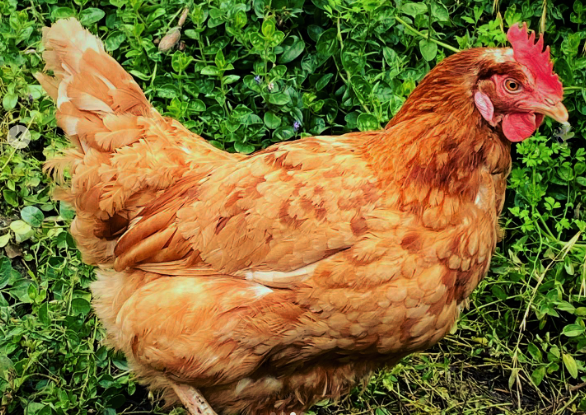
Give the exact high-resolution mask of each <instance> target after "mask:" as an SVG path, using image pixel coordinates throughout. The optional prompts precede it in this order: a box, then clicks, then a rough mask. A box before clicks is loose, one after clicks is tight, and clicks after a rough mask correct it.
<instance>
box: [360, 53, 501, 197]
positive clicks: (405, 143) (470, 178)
mask: <svg viewBox="0 0 586 415" xmlns="http://www.w3.org/2000/svg"><path fill="white" fill-rule="evenodd" d="M482 59H483V50H481V49H471V50H469V51H466V52H461V53H459V54H456V55H454V56H452V57H450V58H447V59H446V60H444V62H442V63H441V64H439V65H438V66H437V67H436V68H434V70H433V71H431V72H430V73H429V74H428V75H427V76H426V77H425V78H424V80H423V81H422V82H421V83H420V85H419V86H418V87H417V88H416V89H415V91H413V93H412V94H411V96H410V97H409V99H408V100H407V101H406V102H405V104H404V105H403V107H402V108H401V110H400V111H399V113H398V114H397V115H396V116H395V117H394V118H393V120H392V121H391V122H390V123H389V124H388V125H387V129H386V130H385V131H384V132H383V133H382V134H376V135H373V136H372V137H371V138H370V139H369V140H368V141H367V143H366V146H367V147H366V151H367V152H368V153H369V155H370V158H371V160H372V164H373V166H375V169H376V171H377V172H378V173H379V175H380V176H381V179H383V181H385V182H387V183H389V184H391V183H394V184H395V185H396V186H399V187H400V188H401V189H402V192H401V193H402V194H404V196H403V198H404V199H405V198H406V199H411V198H414V199H415V200H417V201H418V202H419V204H420V203H422V202H426V200H427V199H428V198H429V197H430V195H431V193H433V192H432V191H431V190H432V189H435V191H441V192H442V193H444V194H446V195H449V194H451V195H458V196H461V197H462V198H470V199H472V200H473V199H474V198H475V197H476V195H477V193H478V187H479V181H480V176H479V175H480V171H481V170H483V169H484V170H488V171H489V172H490V173H497V172H506V171H508V169H509V166H510V162H511V159H510V143H509V142H508V140H506V139H504V138H503V137H502V134H501V133H500V132H498V131H496V130H494V129H493V128H492V127H491V126H490V125H488V123H486V122H485V121H484V119H483V118H482V116H481V115H480V113H479V112H478V110H477V109H476V106H475V105H474V99H473V94H474V89H475V86H476V83H477V80H478V70H476V69H475V68H480V67H481V66H482V65H481V63H482V62H481V61H482ZM383 176H384V177H383ZM403 204H410V202H409V201H408V200H406V201H404V202H403Z"/></svg>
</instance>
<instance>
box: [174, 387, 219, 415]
mask: <svg viewBox="0 0 586 415" xmlns="http://www.w3.org/2000/svg"><path fill="white" fill-rule="evenodd" d="M173 390H174V391H175V393H176V394H177V396H178V397H179V399H180V400H181V402H182V403H183V406H185V409H187V410H188V411H189V413H190V415H217V414H216V412H215V411H214V410H213V409H212V407H211V406H210V404H209V403H208V402H207V401H206V400H205V398H204V397H203V396H201V394H200V393H199V391H198V390H197V389H195V388H194V387H191V386H189V385H185V384H179V383H173Z"/></svg>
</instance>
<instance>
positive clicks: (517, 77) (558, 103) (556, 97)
mask: <svg viewBox="0 0 586 415" xmlns="http://www.w3.org/2000/svg"><path fill="white" fill-rule="evenodd" d="M507 38H508V40H509V42H510V43H511V45H512V49H511V48H506V49H491V50H488V51H487V52H486V54H485V55H484V56H485V58H486V60H485V61H484V65H482V66H481V69H480V71H479V72H480V73H479V77H478V81H477V83H476V88H475V91H474V103H475V105H476V108H477V109H478V111H479V112H480V114H481V115H482V117H483V118H484V119H485V120H486V121H487V122H488V123H490V125H492V126H493V127H498V126H500V127H501V128H502V131H503V134H504V135H505V137H507V139H509V140H510V141H514V142H518V141H522V140H524V139H526V138H528V137H529V136H531V135H532V134H533V133H534V132H535V130H536V129H537V128H538V127H539V125H540V124H541V122H542V121H543V117H544V116H549V117H552V118H553V119H555V120H557V121H559V122H561V123H565V122H567V120H568V111H567V110H566V108H565V107H564V105H563V104H562V98H563V92H564V91H563V87H562V84H561V82H560V81H559V79H558V76H557V75H556V74H555V73H554V72H553V65H552V63H551V61H550V57H549V47H547V48H545V51H543V36H540V38H539V40H538V41H537V42H535V33H532V34H531V35H529V34H528V33H527V25H526V24H523V27H522V28H519V27H518V26H517V25H514V26H513V27H511V28H510V29H509V31H508V33H507Z"/></svg>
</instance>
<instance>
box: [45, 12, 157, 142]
mask: <svg viewBox="0 0 586 415" xmlns="http://www.w3.org/2000/svg"><path fill="white" fill-rule="evenodd" d="M43 43H44V45H45V52H44V53H43V58H44V59H45V61H46V69H48V70H51V71H53V74H54V77H51V76H48V75H46V74H36V78H37V80H38V81H39V83H40V84H41V85H42V86H43V88H44V89H45V90H46V91H47V93H48V94H49V95H50V96H51V97H52V98H53V99H54V100H55V101H56V102H57V108H58V111H57V116H56V117H57V122H58V125H59V127H61V128H62V129H63V130H64V131H65V132H66V134H67V135H68V136H70V137H71V140H72V142H73V143H74V144H76V145H77V146H78V148H79V149H80V150H81V151H82V152H84V153H85V152H87V151H88V149H89V148H95V149H96V150H98V151H105V152H111V151H112V150H114V148H116V147H117V145H128V144H130V143H131V142H132V140H131V139H130V138H129V137H131V136H132V137H135V139H137V135H138V131H137V130H136V128H134V129H135V132H134V133H132V134H130V133H129V132H128V131H127V130H128V128H121V123H127V124H129V125H130V126H131V127H136V117H138V116H156V115H158V114H156V112H155V111H154V110H153V109H152V107H151V105H150V104H149V102H148V100H147V99H146V97H145V96H144V94H143V92H142V90H141V89H140V87H139V86H138V84H137V83H136V82H135V81H134V79H133V78H132V76H130V75H129V74H128V73H127V72H126V71H125V70H124V69H123V68H122V67H121V66H120V65H119V64H118V63H117V62H116V61H115V60H114V59H113V58H112V57H111V56H110V55H108V54H107V53H106V51H105V50H104V46H103V44H102V42H101V41H100V40H99V39H98V38H97V37H95V36H93V35H92V34H91V33H89V32H88V31H87V30H85V29H84V28H83V27H82V26H81V24H80V23H79V22H78V21H77V20H75V19H66V20H60V21H58V22H57V23H55V24H54V25H53V26H52V27H51V28H45V29H44V30H43ZM155 114H156V115H155ZM117 116H118V117H120V119H119V121H116V117H117ZM132 116H134V119H133V117H132ZM110 126H113V128H110ZM117 131H121V132H120V133H119V134H120V136H118V133H117ZM100 133H101V135H100V138H99V140H96V134H100Z"/></svg>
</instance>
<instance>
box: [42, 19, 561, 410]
mask: <svg viewBox="0 0 586 415" xmlns="http://www.w3.org/2000/svg"><path fill="white" fill-rule="evenodd" d="M508 39H509V41H510V42H511V44H512V48H500V49H486V48H477V49H470V50H466V51H463V52H460V53H457V54H455V55H453V56H450V57H448V58H446V59H444V60H443V62H441V63H440V64H438V65H437V67H435V68H434V69H433V70H432V71H431V72H430V73H429V74H428V75H427V76H426V77H425V78H424V79H423V80H422V82H421V83H420V85H419V86H418V87H417V88H416V89H415V91H414V92H413V93H412V94H411V96H410V97H409V99H408V100H407V101H406V102H405V104H404V105H403V107H402V109H401V110H400V111H399V113H398V114H397V115H396V116H395V117H394V118H393V120H392V121H391V122H390V123H389V124H388V126H387V127H386V129H384V130H381V131H372V132H366V133H350V134H345V135H343V136H339V137H329V136H322V137H312V138H305V139H302V140H299V141H294V142H283V143H280V144H276V145H273V146H271V147H269V148H267V149H265V150H263V151H260V152H258V153H256V154H253V155H250V156H244V155H241V154H228V153H225V152H222V151H220V150H218V149H216V148H214V147H213V146H211V145H209V144H208V143H207V142H206V141H205V140H204V139H202V138H201V137H199V136H198V135H196V134H194V133H192V132H190V131H189V130H187V129H185V128H184V127H182V126H181V125H180V123H178V122H177V121H175V120H172V119H169V118H165V117H162V116H161V115H160V114H159V113H158V112H157V111H156V110H155V109H154V108H153V107H152V106H151V105H150V104H149V102H148V101H147V99H146V98H145V96H144V95H143V92H142V91H141V89H140V87H139V86H138V85H137V84H136V83H135V82H134V80H133V79H132V77H131V76H130V75H129V74H128V73H126V72H125V71H124V70H123V69H122V67H121V66H120V65H118V64H117V63H116V61H115V60H114V59H113V58H111V57H110V56H109V55H108V54H107V53H106V52H105V51H104V48H103V45H102V43H101V41H100V40H99V39H97V38H96V37H94V36H93V35H91V34H90V33H89V32H87V31H86V30H84V29H83V28H82V27H81V25H80V24H79V23H78V22H77V21H76V20H74V19H68V20H60V21H58V22H57V23H55V24H54V25H53V26H52V27H51V28H45V30H44V33H43V42H44V45H45V49H46V50H45V52H44V53H43V56H44V59H45V61H46V64H47V69H49V70H51V71H53V76H48V75H45V74H37V79H38V80H39V81H40V83H41V85H42V86H43V87H44V89H45V90H46V91H47V93H48V94H49V95H50V96H51V97H52V98H53V99H54V100H55V101H56V105H57V120H58V123H59V126H60V127H61V128H62V129H63V131H64V132H65V133H66V134H67V136H68V137H69V138H70V140H71V142H72V143H73V145H74V146H73V147H72V148H71V149H69V150H67V151H66V152H65V153H64V154H63V155H62V157H60V158H56V159H53V160H50V161H48V163H47V169H49V170H52V171H53V172H54V174H55V175H56V177H57V178H61V180H62V178H63V171H64V169H66V168H68V169H69V171H70V175H71V180H70V181H68V182H63V186H62V187H61V189H60V190H58V191H57V192H56V193H55V198H57V199H60V200H64V201H67V202H69V203H70V204H72V205H73V206H74V207H75V210H76V212H77V216H76V218H75V220H74V221H73V223H72V225H71V233H72V235H73V236H74V238H75V240H76V241H77V244H78V247H79V249H80V250H81V253H82V255H83V259H84V261H85V262H86V263H88V264H92V265H96V266H97V267H98V269H97V281H96V282H94V283H93V285H92V292H93V295H94V300H93V301H94V302H93V306H94V308H95V312H96V313H97V315H98V316H99V318H100V319H101V321H102V323H103V324H104V326H105V328H106V330H107V332H108V335H109V338H110V341H111V343H112V345H113V346H114V347H115V348H117V349H118V350H122V351H123V352H124V353H125V355H126V357H127V359H128V362H129V364H130V366H131V367H132V369H133V370H134V371H135V372H136V374H137V376H138V377H139V379H141V381H142V382H143V383H145V384H146V385H148V386H149V387H150V388H151V389H155V390H163V391H165V397H166V400H167V402H168V403H169V404H179V403H182V404H184V405H185V407H186V408H187V409H188V410H189V411H190V412H191V413H192V414H213V413H215V412H214V411H217V412H219V413H221V414H236V413H241V414H249V415H252V414H258V415H265V414H266V415H269V414H287V415H289V414H290V413H292V412H296V413H299V412H301V411H303V410H306V409H307V408H308V407H309V406H310V405H311V404H312V403H315V402H316V401H317V400H321V399H324V398H337V397H339V396H340V395H342V394H345V393H347V392H348V391H349V390H350V389H351V388H352V387H353V386H355V385H356V384H359V383H361V382H365V381H366V380H367V379H368V377H369V375H370V374H371V373H372V371H373V370H375V369H377V368H379V367H383V366H391V365H393V364H395V363H396V362H397V361H399V360H400V359H401V358H402V357H404V356H406V355H408V354H410V353H413V352H416V351H420V350H423V349H425V348H428V347H430V346H432V345H433V344H435V343H437V342H438V341H439V340H440V339H441V338H442V337H443V336H444V335H445V334H446V333H447V332H448V331H449V330H450V328H451V327H452V325H453V324H454V322H455V321H456V319H457V316H458V312H459V311H458V310H459V305H460V304H461V303H462V302H463V301H464V300H465V299H466V297H467V296H468V295H470V293H471V292H472V290H474V288H475V287H476V286H477V284H478V282H479V281H480V280H481V279H482V278H483V276H484V275H485V274H486V272H487V270H488V268H489V264H490V259H491V255H492V253H493V252H494V250H495V245H496V243H497V238H498V236H499V228H498V217H499V214H500V213H501V210H502V208H503V200H504V193H505V187H506V178H507V175H508V174H509V171H510V169H511V157H510V149H511V142H518V141H522V140H524V139H526V138H527V137H529V136H531V135H532V134H533V132H534V131H535V130H536V129H537V128H538V127H539V125H540V124H541V122H542V120H543V117H544V116H550V117H552V118H554V119H555V120H557V121H559V122H563V123H565V122H567V119H568V113H567V111H566V109H565V107H564V105H563V104H562V102H561V101H562V98H563V89H562V85H561V83H560V81H559V80H558V78H557V76H556V75H555V74H554V73H553V67H552V64H551V62H550V59H549V50H547V49H546V50H545V52H544V51H543V40H542V39H541V38H540V39H539V41H538V42H537V43H535V35H534V34H532V35H531V36H529V35H528V31H527V27H526V26H525V25H524V26H523V27H522V28H519V27H517V26H514V27H512V28H511V29H510V30H509V32H508ZM212 408H213V409H212Z"/></svg>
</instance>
